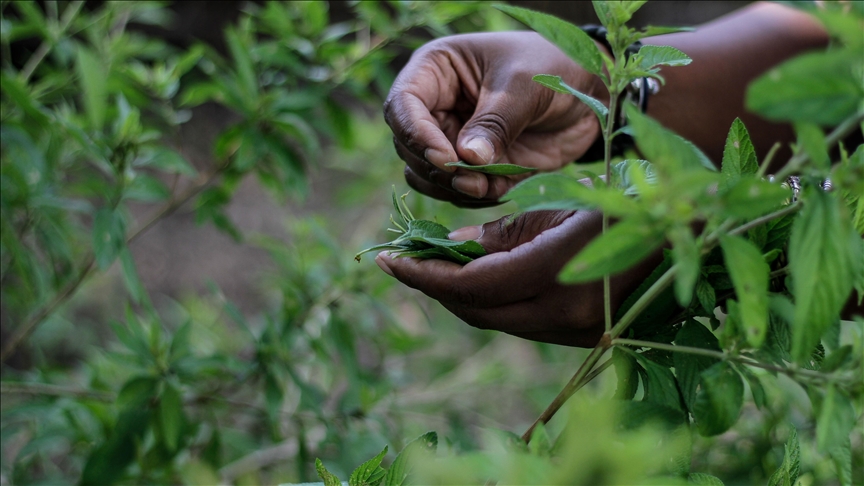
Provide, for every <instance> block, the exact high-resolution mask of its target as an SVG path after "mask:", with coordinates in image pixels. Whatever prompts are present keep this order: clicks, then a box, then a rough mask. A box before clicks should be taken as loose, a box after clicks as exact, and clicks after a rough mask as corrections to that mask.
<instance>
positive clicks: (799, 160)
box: [775, 112, 864, 180]
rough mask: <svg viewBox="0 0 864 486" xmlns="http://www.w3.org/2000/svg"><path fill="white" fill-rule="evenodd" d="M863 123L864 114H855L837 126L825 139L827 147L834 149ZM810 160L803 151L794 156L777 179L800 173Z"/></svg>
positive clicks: (778, 174)
mask: <svg viewBox="0 0 864 486" xmlns="http://www.w3.org/2000/svg"><path fill="white" fill-rule="evenodd" d="M862 121H864V112H858V113H855V114H854V115H852V116H850V117H849V118H847V119H845V120H843V122H842V123H840V124H839V125H837V128H835V129H834V130H833V131H832V132H831V133H829V134H828V136H826V137H825V145H826V146H827V147H829V148H830V147H833V146H834V144H836V143H837V142H839V141H840V140H842V139H844V138H845V137H846V136H847V135H849V134H850V133H852V132H853V131H854V130H856V129H857V128H858V124H859V123H861V122H862ZM808 160H810V156H809V155H807V153H806V152H804V151H803V150H801V151H799V152H798V153H797V154H795V155H794V156H792V158H791V159H789V162H788V163H787V164H786V166H785V167H783V169H782V170H781V171H780V172H778V173H777V175H776V176H775V178H776V179H778V180H783V179H785V178H787V177H789V176H790V175H792V174H794V173H796V172H798V170H799V169H801V166H802V165H804V163H805V162H807V161H808Z"/></svg>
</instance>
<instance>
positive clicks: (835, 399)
mask: <svg viewBox="0 0 864 486" xmlns="http://www.w3.org/2000/svg"><path fill="white" fill-rule="evenodd" d="M821 402H822V403H821V404H818V406H816V407H814V408H815V409H816V411H817V412H818V415H817V416H816V447H817V448H818V449H819V452H828V451H830V450H832V449H834V448H835V447H838V446H842V445H843V444H844V443H845V442H846V441H848V440H849V434H850V433H851V432H852V429H853V428H854V427H855V422H856V418H857V417H856V414H855V407H853V406H852V400H850V399H849V397H848V396H846V394H845V393H844V392H843V391H842V390H840V389H838V388H837V386H836V385H835V384H834V383H829V384H828V387H827V389H826V390H825V397H824V398H823V399H822V400H821ZM814 405H815V404H814Z"/></svg>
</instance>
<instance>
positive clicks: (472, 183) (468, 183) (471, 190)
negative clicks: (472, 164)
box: [452, 175, 485, 199]
mask: <svg viewBox="0 0 864 486" xmlns="http://www.w3.org/2000/svg"><path fill="white" fill-rule="evenodd" d="M481 177H482V176H481ZM452 184H453V189H455V190H457V191H459V192H461V193H462V194H465V195H467V196H471V197H476V198H477V199H480V198H481V197H483V196H485V194H483V193H482V190H481V188H480V178H479V177H476V176H471V175H461V176H456V177H454V178H453V182H452Z"/></svg>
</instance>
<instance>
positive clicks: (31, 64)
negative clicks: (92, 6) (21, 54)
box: [19, 0, 84, 83]
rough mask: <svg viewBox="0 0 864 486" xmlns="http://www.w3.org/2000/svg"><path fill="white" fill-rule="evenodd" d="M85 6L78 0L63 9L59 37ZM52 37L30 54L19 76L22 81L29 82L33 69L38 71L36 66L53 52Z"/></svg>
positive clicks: (81, 0)
mask: <svg viewBox="0 0 864 486" xmlns="http://www.w3.org/2000/svg"><path fill="white" fill-rule="evenodd" d="M83 6H84V1H83V0H77V1H75V2H72V3H70V4H69V6H68V7H66V10H64V11H63V18H62V19H60V30H59V32H58V33H57V37H61V36H62V35H63V34H64V33H65V32H66V29H68V28H69V24H71V23H72V21H73V20H74V19H75V16H76V15H78V12H79V11H80V10H81V7H83ZM49 40H50V39H46V40H44V41H42V44H39V47H38V48H36V52H34V53H33V55H32V56H30V59H27V63H26V64H24V68H22V69H21V73H20V74H19V76H20V77H21V81H23V82H24V83H27V81H28V80H29V79H30V76H32V75H33V71H36V68H37V67H39V64H40V63H42V60H43V59H45V56H47V55H48V53H49V52H51V47H52V46H51V42H49Z"/></svg>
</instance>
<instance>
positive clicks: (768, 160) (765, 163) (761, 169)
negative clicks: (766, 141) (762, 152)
mask: <svg viewBox="0 0 864 486" xmlns="http://www.w3.org/2000/svg"><path fill="white" fill-rule="evenodd" d="M781 146H782V144H781V143H780V142H775V143H774V145H773V146H771V150H769V151H768V155H766V156H765V159H764V160H763V161H762V165H760V166H759V170H758V171H757V172H756V178H757V179H761V178H763V177H765V172H767V171H768V166H769V165H771V161H773V160H774V156H775V155H776V154H777V151H778V150H780V147H781Z"/></svg>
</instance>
